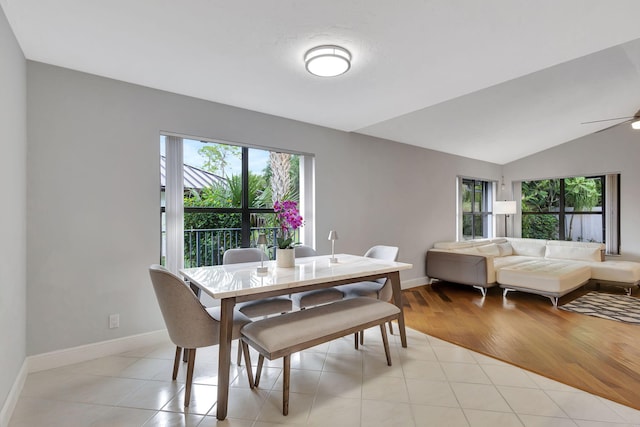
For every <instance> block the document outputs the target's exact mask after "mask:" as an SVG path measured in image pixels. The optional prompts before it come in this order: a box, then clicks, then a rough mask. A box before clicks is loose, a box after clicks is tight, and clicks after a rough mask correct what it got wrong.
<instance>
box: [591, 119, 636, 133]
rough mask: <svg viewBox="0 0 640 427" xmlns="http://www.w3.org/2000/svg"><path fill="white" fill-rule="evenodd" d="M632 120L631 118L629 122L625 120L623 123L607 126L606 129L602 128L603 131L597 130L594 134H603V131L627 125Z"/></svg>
mask: <svg viewBox="0 0 640 427" xmlns="http://www.w3.org/2000/svg"><path fill="white" fill-rule="evenodd" d="M632 119H633V117H631V119H629V120H625V121H624V122H620V123H616V124H615V125H611V126H608V127H606V128H604V129H600V130H597V131H595V132H594V133H600V132H604V131H605V130H609V129H611V128H614V127H616V126H619V125H622V124H624V123H629V122H630V121H631V120H632ZM600 121H604V120H600Z"/></svg>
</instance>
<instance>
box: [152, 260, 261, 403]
mask: <svg viewBox="0 0 640 427" xmlns="http://www.w3.org/2000/svg"><path fill="white" fill-rule="evenodd" d="M149 275H150V277H151V283H152V284H153V290H154V292H155V294H156V299H157V300H158V304H159V305H160V311H161V312H162V317H163V318H164V322H165V325H166V326H167V331H168V332H169V338H171V341H172V342H173V343H174V344H175V345H176V355H175V359H174V361H173V375H172V379H173V380H174V381H175V380H176V378H177V376H178V368H179V366H180V354H181V352H182V349H183V348H184V349H185V352H186V353H187V378H186V379H187V382H186V385H185V394H184V406H187V407H188V406H189V401H190V400H191V385H192V383H193V370H194V366H195V361H196V349H198V348H201V347H208V346H212V345H217V344H219V343H220V308H219V307H212V308H205V307H204V306H203V305H202V304H201V303H200V301H199V300H198V298H197V297H196V295H195V294H194V293H193V291H192V290H191V289H190V288H189V286H188V285H187V284H186V283H185V282H184V281H183V280H182V279H181V278H180V277H178V276H176V275H175V274H173V273H171V272H170V271H169V270H167V269H166V268H164V267H162V266H161V265H157V264H154V265H152V266H150V267H149ZM247 323H251V319H249V318H248V317H246V316H245V315H244V314H242V313H239V312H234V314H233V332H232V335H231V338H232V339H238V338H239V337H240V328H242V327H243V326H244V325H246V324H247ZM239 345H240V346H241V347H242V348H243V350H244V351H243V353H244V357H245V365H246V370H247V377H248V378H249V387H251V388H253V384H254V381H253V372H252V369H251V360H250V358H249V349H248V347H247V346H246V344H244V345H243V344H242V343H240V344H239Z"/></svg>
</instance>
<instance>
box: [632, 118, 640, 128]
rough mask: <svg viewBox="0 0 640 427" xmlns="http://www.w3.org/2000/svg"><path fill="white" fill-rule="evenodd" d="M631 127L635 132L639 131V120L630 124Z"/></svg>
mask: <svg viewBox="0 0 640 427" xmlns="http://www.w3.org/2000/svg"><path fill="white" fill-rule="evenodd" d="M631 127H632V128H633V129H635V130H640V119H638V120H636V121H635V122H632V123H631Z"/></svg>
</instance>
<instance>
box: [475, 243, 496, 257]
mask: <svg viewBox="0 0 640 427" xmlns="http://www.w3.org/2000/svg"><path fill="white" fill-rule="evenodd" d="M475 249H477V251H478V252H479V253H481V254H482V255H491V256H500V249H499V248H498V245H496V244H495V243H489V244H486V245H482V246H476V248H475Z"/></svg>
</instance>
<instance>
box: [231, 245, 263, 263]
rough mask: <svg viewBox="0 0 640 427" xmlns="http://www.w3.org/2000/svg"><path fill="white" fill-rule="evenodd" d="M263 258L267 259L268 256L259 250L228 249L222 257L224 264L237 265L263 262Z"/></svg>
mask: <svg viewBox="0 0 640 427" xmlns="http://www.w3.org/2000/svg"><path fill="white" fill-rule="evenodd" d="M263 257H266V255H265V254H264V252H262V251H261V250H260V249H258V248H235V249H227V250H226V251H225V252H224V254H223V255H222V263H223V264H237V263H241V262H256V261H261V260H262V259H263Z"/></svg>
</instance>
